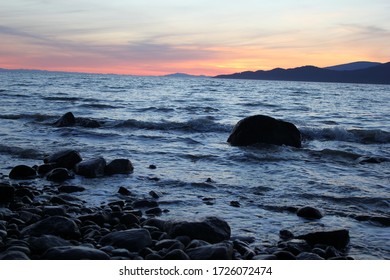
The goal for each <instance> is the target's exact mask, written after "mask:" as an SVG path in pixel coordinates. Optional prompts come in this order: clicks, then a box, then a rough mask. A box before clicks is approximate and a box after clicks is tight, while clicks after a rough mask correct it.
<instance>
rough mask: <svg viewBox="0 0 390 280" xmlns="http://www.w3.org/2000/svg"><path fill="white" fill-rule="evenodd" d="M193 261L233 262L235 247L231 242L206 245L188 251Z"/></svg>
mask: <svg viewBox="0 0 390 280" xmlns="http://www.w3.org/2000/svg"><path fill="white" fill-rule="evenodd" d="M186 253H187V255H188V257H189V258H190V259H191V260H231V259H232V256H233V245H232V244H231V243H230V242H225V243H217V244H211V245H205V246H201V247H197V248H194V249H189V250H187V252H186Z"/></svg>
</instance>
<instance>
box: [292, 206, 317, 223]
mask: <svg viewBox="0 0 390 280" xmlns="http://www.w3.org/2000/svg"><path fill="white" fill-rule="evenodd" d="M297 215H298V216H299V217H302V218H306V219H310V220H316V219H321V218H322V217H323V215H322V213H321V211H320V210H318V209H316V208H314V207H311V206H305V207H302V208H299V209H298V211H297Z"/></svg>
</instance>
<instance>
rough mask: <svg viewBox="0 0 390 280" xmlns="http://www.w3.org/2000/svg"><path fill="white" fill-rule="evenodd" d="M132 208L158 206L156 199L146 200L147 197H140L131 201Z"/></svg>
mask: <svg viewBox="0 0 390 280" xmlns="http://www.w3.org/2000/svg"><path fill="white" fill-rule="evenodd" d="M133 207H134V208H144V207H149V208H153V207H158V203H157V201H154V200H148V199H140V200H136V201H134V202H133Z"/></svg>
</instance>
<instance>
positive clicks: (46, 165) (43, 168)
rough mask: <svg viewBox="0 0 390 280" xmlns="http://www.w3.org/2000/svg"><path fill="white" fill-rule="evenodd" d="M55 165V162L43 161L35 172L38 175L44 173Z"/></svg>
mask: <svg viewBox="0 0 390 280" xmlns="http://www.w3.org/2000/svg"><path fill="white" fill-rule="evenodd" d="M57 167H58V165H57V164H56V163H44V164H41V165H39V166H38V168H37V172H38V174H39V175H45V174H47V173H49V172H50V171H52V170H53V169H55V168H57Z"/></svg>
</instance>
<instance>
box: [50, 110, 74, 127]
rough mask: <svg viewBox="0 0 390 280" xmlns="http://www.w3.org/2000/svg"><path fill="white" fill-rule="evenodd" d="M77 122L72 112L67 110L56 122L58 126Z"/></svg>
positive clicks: (71, 124)
mask: <svg viewBox="0 0 390 280" xmlns="http://www.w3.org/2000/svg"><path fill="white" fill-rule="evenodd" d="M75 124H76V118H75V117H74V115H73V113H72V112H67V113H65V114H64V115H62V116H61V117H60V118H59V119H58V120H56V121H55V122H54V125H55V126H57V127H65V126H73V125H75Z"/></svg>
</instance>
